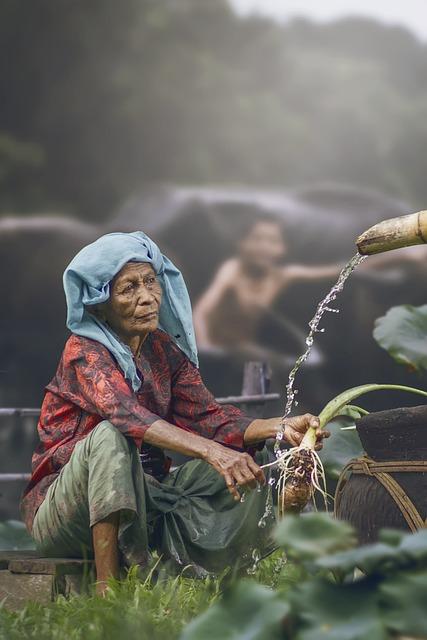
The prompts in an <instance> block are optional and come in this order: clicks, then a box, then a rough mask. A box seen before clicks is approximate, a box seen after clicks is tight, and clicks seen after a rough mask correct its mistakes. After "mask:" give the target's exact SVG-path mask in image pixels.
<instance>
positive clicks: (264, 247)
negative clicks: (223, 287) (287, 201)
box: [240, 221, 286, 269]
mask: <svg viewBox="0 0 427 640" xmlns="http://www.w3.org/2000/svg"><path fill="white" fill-rule="evenodd" d="M285 254H286V244H285V242H284V240H283V232H282V229H281V227H280V224H278V223H276V222H274V221H271V222H270V221H260V222H256V223H255V224H254V226H253V227H252V229H251V230H250V231H249V233H248V234H247V235H246V236H245V237H244V238H243V240H242V241H241V243H240V255H241V256H242V258H243V259H244V260H245V261H246V262H247V263H248V264H251V265H253V266H255V267H258V268H260V269H266V268H269V267H272V266H274V265H275V264H277V263H278V262H279V261H280V260H281V259H282V258H283V257H284V256H285Z"/></svg>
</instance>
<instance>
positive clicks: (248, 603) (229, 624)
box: [180, 582, 290, 640]
mask: <svg viewBox="0 0 427 640" xmlns="http://www.w3.org/2000/svg"><path fill="white" fill-rule="evenodd" d="M289 611H290V605H289V604H288V602H286V600H285V599H284V598H283V597H282V596H279V595H278V594H277V593H275V592H274V591H271V590H270V589H267V588H266V587H263V586H261V585H259V584H255V583H251V582H240V583H238V584H237V586H236V587H235V588H234V589H233V590H232V591H231V592H229V593H226V594H225V595H224V597H223V599H222V600H221V601H220V602H217V603H216V604H214V605H213V606H212V607H210V608H209V609H208V611H206V613H204V614H202V615H201V616H199V617H198V618H196V619H195V620H193V621H192V622H191V623H190V624H189V625H188V627H186V628H185V630H184V632H183V633H182V635H181V639H180V640H201V639H202V638H203V640H218V638H221V640H279V639H280V638H282V633H281V628H280V627H281V622H282V620H283V619H284V618H285V617H286V616H287V615H288V613H289Z"/></svg>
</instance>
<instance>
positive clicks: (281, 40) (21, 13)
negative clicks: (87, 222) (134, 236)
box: [0, 0, 427, 219]
mask: <svg viewBox="0 0 427 640" xmlns="http://www.w3.org/2000/svg"><path fill="white" fill-rule="evenodd" d="M0 74H1V77H2V83H1V86H0V186H1V189H0V211H15V212H17V213H24V212H26V211H31V210H33V211H34V210H37V209H42V208H44V209H46V208H55V209H59V210H63V211H69V212H72V213H74V214H76V215H79V216H81V217H87V218H91V219H103V218H105V217H106V216H108V215H109V214H110V213H111V212H112V210H113V209H114V207H115V206H116V205H117V203H118V202H120V201H121V200H122V199H123V198H125V197H126V196H127V195H129V193H131V192H132V191H133V190H135V189H139V188H141V187H142V186H143V185H144V184H147V183H152V182H158V181H174V182H184V183H213V182H215V183H218V182H242V183H250V184H258V185H269V186H270V185H275V186H278V187H283V186H290V185H294V184H297V183H301V182H306V181H320V180H337V181H345V182H350V183H352V184H356V185H358V184H360V185H363V186H365V187H366V186H368V187H369V186H373V187H377V188H380V189H383V190H385V191H387V192H389V193H390V194H394V195H397V196H400V197H404V198H409V199H410V200H412V201H413V202H414V205H421V204H422V203H423V201H424V202H425V197H426V195H427V187H426V186H425V180H424V175H425V166H426V161H425V159H424V153H423V151H424V148H425V142H427V128H426V125H425V122H426V118H425V114H426V110H427V55H426V47H425V45H423V44H422V43H420V42H419V41H418V40H417V39H416V38H415V37H414V36H412V35H411V34H410V33H409V32H407V31H406V30H404V29H401V28H396V27H386V26H384V25H381V24H379V23H376V22H373V21H370V20H362V19H346V20H341V21H338V22H335V23H331V24H327V25H319V24H314V23H311V22H309V21H306V20H296V21H294V22H292V23H288V24H286V25H280V24H277V23H274V22H272V21H270V20H267V19H264V18H260V17H249V18H246V19H242V18H238V17H237V16H236V15H235V14H234V13H233V12H232V10H231V9H230V7H229V5H228V4H227V2H226V0H210V1H206V0H203V1H201V0H162V2H159V0H121V2H120V3H119V2H116V1H115V0H90V1H89V2H88V1H87V0H32V2H31V3H28V2H26V1H25V0H3V2H2V3H1V5H0Z"/></svg>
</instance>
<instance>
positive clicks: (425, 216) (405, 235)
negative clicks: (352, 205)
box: [356, 211, 427, 255]
mask: <svg viewBox="0 0 427 640" xmlns="http://www.w3.org/2000/svg"><path fill="white" fill-rule="evenodd" d="M425 243H427V211H419V212H418V213H411V214H410V215H408V216H401V217H400V218H390V219H389V220H383V222H379V223H378V224H376V225H374V226H373V227H371V228H370V229H368V230H367V231H365V232H364V233H362V235H361V236H359V237H358V239H357V241H356V245H357V249H358V251H359V253H361V254H362V255H371V254H373V253H383V252H384V251H391V250H392V249H401V248H402V247H410V246H412V245H414V244H425Z"/></svg>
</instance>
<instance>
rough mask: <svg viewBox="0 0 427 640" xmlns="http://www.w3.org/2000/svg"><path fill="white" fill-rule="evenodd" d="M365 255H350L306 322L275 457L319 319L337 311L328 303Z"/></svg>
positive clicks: (278, 454) (289, 383)
mask: <svg viewBox="0 0 427 640" xmlns="http://www.w3.org/2000/svg"><path fill="white" fill-rule="evenodd" d="M366 257H367V256H362V255H361V254H360V253H356V255H355V256H353V257H352V259H351V260H350V261H349V262H348V263H347V264H346V265H345V267H344V268H343V269H342V271H341V273H340V274H339V276H338V280H337V281H336V283H335V284H334V286H333V287H332V289H331V290H330V291H329V293H328V294H327V295H326V296H325V297H324V298H323V300H322V301H321V302H319V304H318V305H317V309H316V313H315V314H314V316H313V318H312V319H311V320H310V322H309V323H308V325H309V327H310V331H309V334H308V336H307V338H306V340H305V343H306V345H307V348H306V350H305V351H304V353H302V354H301V355H300V357H299V358H298V359H297V361H296V362H295V364H294V366H293V369H292V370H291V372H290V373H289V378H288V384H287V385H286V404H285V411H284V414H283V417H282V429H281V431H279V432H278V433H277V436H276V442H275V445H274V452H275V454H276V456H277V457H279V456H280V453H281V451H280V443H281V441H282V440H283V436H284V429H283V425H284V421H285V419H286V418H287V417H288V416H289V415H290V414H291V412H292V409H293V407H294V404H296V401H295V396H296V395H297V393H298V390H297V389H295V388H294V383H295V377H296V375H297V373H298V371H299V369H300V367H301V365H302V364H304V362H305V361H306V360H307V358H308V356H309V355H310V352H311V349H312V347H313V344H314V338H315V334H316V333H323V332H324V331H325V330H324V329H320V328H319V325H320V321H321V320H322V318H323V315H324V314H325V313H326V312H328V311H329V312H331V313H339V309H334V308H332V307H331V306H330V305H331V304H332V303H333V302H334V300H335V299H336V297H337V296H338V294H339V293H341V291H342V290H343V288H344V285H345V283H346V281H347V280H348V278H349V277H350V275H351V274H352V273H353V271H354V270H355V269H356V267H357V266H358V265H359V264H361V263H362V262H363V261H364V260H365V259H366Z"/></svg>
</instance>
